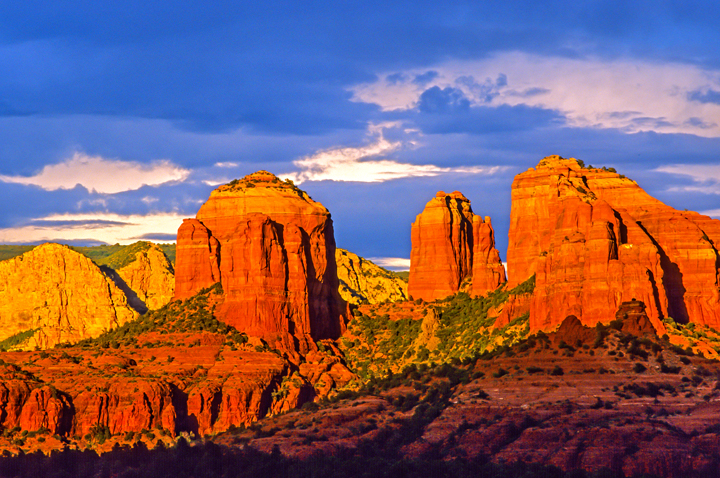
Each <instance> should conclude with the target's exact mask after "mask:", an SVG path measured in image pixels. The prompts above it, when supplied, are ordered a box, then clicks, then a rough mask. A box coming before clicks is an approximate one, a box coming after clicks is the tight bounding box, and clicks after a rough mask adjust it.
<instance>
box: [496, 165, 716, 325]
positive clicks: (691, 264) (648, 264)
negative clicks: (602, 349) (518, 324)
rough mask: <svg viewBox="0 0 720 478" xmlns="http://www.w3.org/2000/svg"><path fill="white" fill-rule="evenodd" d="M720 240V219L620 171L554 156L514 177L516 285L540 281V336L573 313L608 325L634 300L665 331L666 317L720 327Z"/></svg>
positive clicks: (535, 318) (534, 307)
mask: <svg viewBox="0 0 720 478" xmlns="http://www.w3.org/2000/svg"><path fill="white" fill-rule="evenodd" d="M718 241H720V221H717V220H714V219H711V218H709V217H707V216H702V215H700V214H698V213H695V212H688V211H677V210H675V209H673V208H671V207H669V206H667V205H665V204H663V203H662V202H660V201H658V200H657V199H654V198H653V197H651V196H650V195H648V194H647V193H646V192H645V191H643V190H642V189H641V188H640V186H638V185H637V183H635V182H634V181H632V180H631V179H628V178H626V177H624V176H622V175H619V174H617V173H616V172H615V171H614V170H613V169H605V168H603V169H595V168H585V167H583V164H582V162H578V161H577V160H575V159H564V158H561V157H560V156H549V157H547V158H544V159H543V160H542V161H540V163H539V164H538V165H537V167H536V168H534V169H533V168H531V169H529V170H528V171H526V172H524V173H522V174H519V175H518V176H516V177H515V180H514V181H513V185H512V211H511V222H510V234H509V246H508V275H509V278H510V284H509V286H510V287H512V286H514V285H517V284H518V283H520V282H523V281H525V280H526V279H528V278H529V277H531V276H532V275H533V274H534V275H535V276H536V286H535V292H534V294H533V297H532V299H531V301H532V302H531V306H530V321H531V323H530V325H531V329H533V330H537V329H544V330H549V329H552V328H554V327H555V326H557V325H558V324H560V323H561V322H562V320H563V319H564V318H565V317H567V316H568V315H575V316H577V317H578V318H579V319H580V320H581V321H582V323H583V324H585V325H594V324H596V323H597V322H608V321H610V320H611V319H612V318H613V317H614V315H615V311H617V310H618V307H619V306H620V305H621V304H622V303H623V302H625V301H631V300H634V299H637V300H640V301H642V302H644V303H645V304H646V306H647V315H648V317H649V318H650V320H651V321H652V323H653V325H654V326H655V328H656V329H657V330H658V331H662V330H663V326H662V323H661V320H662V318H663V317H668V316H669V317H672V318H673V319H675V320H676V321H678V322H688V321H690V322H694V323H698V324H704V325H709V326H711V327H715V328H717V327H719V326H720V300H719V299H720V294H719V291H718V266H719V265H720V257H719V256H718V252H717V249H716V244H720V242H718Z"/></svg>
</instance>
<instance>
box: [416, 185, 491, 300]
mask: <svg viewBox="0 0 720 478" xmlns="http://www.w3.org/2000/svg"><path fill="white" fill-rule="evenodd" d="M411 237H412V251H411V254H410V279H409V283H408V293H409V294H410V296H411V297H413V298H416V299H417V298H421V299H424V300H428V301H431V300H436V299H440V298H444V297H447V296H448V295H451V294H455V293H456V292H458V290H460V288H461V286H462V285H463V282H464V281H466V279H467V280H469V279H470V278H472V284H473V285H472V289H471V290H472V292H473V293H475V294H484V293H486V292H487V291H489V290H495V289H496V288H497V287H498V286H499V285H500V284H501V283H503V282H505V271H504V268H503V265H502V262H501V261H500V254H499V253H498V251H497V249H495V236H494V232H493V229H492V225H491V223H490V218H489V217H486V218H485V220H482V219H481V218H480V217H479V216H475V214H474V213H473V211H472V208H471V207H470V201H469V200H468V199H467V198H466V197H465V196H463V194H462V193H460V192H457V191H455V192H452V193H450V194H447V193H445V192H443V191H440V192H438V193H437V194H436V195H435V197H434V198H433V199H431V200H430V202H428V203H427V205H426V206H425V209H424V210H423V212H422V213H420V214H419V215H418V216H417V218H416V219H415V222H414V223H413V225H412V230H411Z"/></svg>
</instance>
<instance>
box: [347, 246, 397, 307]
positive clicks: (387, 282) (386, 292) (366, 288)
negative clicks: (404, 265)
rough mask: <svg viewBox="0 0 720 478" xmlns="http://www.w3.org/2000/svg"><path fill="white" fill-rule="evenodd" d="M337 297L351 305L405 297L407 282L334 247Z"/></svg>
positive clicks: (369, 262)
mask: <svg viewBox="0 0 720 478" xmlns="http://www.w3.org/2000/svg"><path fill="white" fill-rule="evenodd" d="M335 262H336V263H337V270H338V279H339V281H340V288H339V292H340V296H341V297H342V298H343V299H344V300H346V301H347V302H349V303H351V304H361V303H368V304H377V303H379V302H385V301H391V302H395V301H402V300H407V296H408V293H407V283H405V281H403V280H402V279H400V278H399V277H397V276H395V275H393V273H392V272H390V271H388V270H385V269H383V268H382V267H380V266H378V265H376V264H374V263H373V262H372V261H369V260H367V259H363V258H362V257H360V256H358V255H357V254H353V253H352V252H349V251H346V250H345V249H340V248H337V249H336V250H335Z"/></svg>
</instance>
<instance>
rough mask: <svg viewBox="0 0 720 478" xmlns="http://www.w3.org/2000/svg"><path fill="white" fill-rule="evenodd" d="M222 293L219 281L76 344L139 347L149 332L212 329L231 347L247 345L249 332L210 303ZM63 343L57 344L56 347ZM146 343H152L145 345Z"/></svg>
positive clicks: (90, 346) (212, 331)
mask: <svg viewBox="0 0 720 478" xmlns="http://www.w3.org/2000/svg"><path fill="white" fill-rule="evenodd" d="M220 294H222V286H221V285H220V283H219V282H218V283H217V284H215V285H214V286H211V287H208V288H205V289H203V290H201V291H200V292H198V293H197V294H196V295H195V296H193V297H191V298H189V299H186V300H182V301H180V300H177V301H173V302H170V303H169V304H167V305H165V306H163V307H162V308H160V309H157V310H153V311H150V312H148V313H146V314H144V315H142V316H140V317H139V318H138V319H136V320H133V321H131V322H128V323H126V324H124V325H122V326H120V327H118V328H117V329H114V330H111V331H108V332H106V333H104V334H102V335H101V336H100V337H98V338H95V339H85V340H82V341H80V342H78V343H77V346H79V347H83V348H92V347H101V348H109V347H112V348H119V347H121V346H122V347H130V346H137V345H138V341H137V338H138V336H139V335H141V334H145V333H150V332H155V333H158V334H160V335H166V334H170V333H180V332H211V333H215V334H220V335H225V336H226V343H228V344H229V345H231V346H234V345H235V344H238V345H240V344H244V343H245V342H247V335H245V334H243V333H240V332H238V331H237V330H236V329H235V328H233V327H230V326H228V325H226V324H224V323H222V322H220V321H219V320H217V319H216V318H215V316H214V315H213V313H214V309H215V306H214V305H210V300H211V298H213V296H217V295H220ZM62 346H63V345H58V346H57V347H62ZM146 346H153V345H152V344H146Z"/></svg>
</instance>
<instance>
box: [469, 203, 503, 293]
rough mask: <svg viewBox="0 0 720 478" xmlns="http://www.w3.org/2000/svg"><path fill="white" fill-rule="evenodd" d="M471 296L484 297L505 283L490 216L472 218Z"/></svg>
mask: <svg viewBox="0 0 720 478" xmlns="http://www.w3.org/2000/svg"><path fill="white" fill-rule="evenodd" d="M472 260H473V268H472V288H471V290H470V293H471V294H472V295H475V296H477V295H485V294H487V293H488V292H491V291H494V290H495V289H497V288H498V286H499V285H500V284H503V283H505V281H506V277H505V266H503V263H502V260H501V259H500V252H498V250H497V249H496V248H495V231H494V230H493V227H492V224H491V223H490V216H485V220H483V219H482V218H480V216H474V217H473V255H472Z"/></svg>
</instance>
